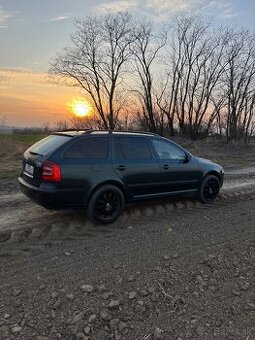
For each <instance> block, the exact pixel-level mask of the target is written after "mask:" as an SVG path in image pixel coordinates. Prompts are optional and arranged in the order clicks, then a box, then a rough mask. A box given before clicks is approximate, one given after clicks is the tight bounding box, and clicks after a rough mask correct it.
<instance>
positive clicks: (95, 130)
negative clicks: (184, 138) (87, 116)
mask: <svg viewBox="0 0 255 340" xmlns="http://www.w3.org/2000/svg"><path fill="white" fill-rule="evenodd" d="M81 131H84V134H86V133H93V132H101V131H103V132H109V134H112V133H114V132H116V133H118V132H124V133H141V134H144V135H153V136H158V135H157V134H156V133H154V132H148V131H138V130H112V129H108V130H106V129H102V130H100V129H94V130H85V129H84V130H81Z"/></svg>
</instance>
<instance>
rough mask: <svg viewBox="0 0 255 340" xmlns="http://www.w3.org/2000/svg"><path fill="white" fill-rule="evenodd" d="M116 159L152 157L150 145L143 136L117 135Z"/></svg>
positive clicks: (115, 143)
mask: <svg viewBox="0 0 255 340" xmlns="http://www.w3.org/2000/svg"><path fill="white" fill-rule="evenodd" d="M114 154H115V158H116V159H152V155H151V151H150V148H149V145H148V143H147V141H146V139H145V138H143V137H115V138H114Z"/></svg>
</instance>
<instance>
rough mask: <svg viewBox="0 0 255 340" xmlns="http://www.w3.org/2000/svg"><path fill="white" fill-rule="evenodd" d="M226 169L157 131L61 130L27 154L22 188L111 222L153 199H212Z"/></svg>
mask: <svg viewBox="0 0 255 340" xmlns="http://www.w3.org/2000/svg"><path fill="white" fill-rule="evenodd" d="M223 179H224V171H223V168H222V167H221V166H220V165H218V164H216V163H213V162H211V161H209V160H206V159H202V158H198V157H194V156H193V155H191V154H190V153H189V152H188V151H186V150H185V149H183V148H182V147H181V146H179V145H177V144H175V143H174V142H172V141H170V140H169V139H166V138H163V137H160V136H158V135H156V134H153V133H144V132H131V131H97V130H90V131H63V132H56V133H53V134H51V135H50V136H48V137H46V138H44V139H42V140H41V141H39V142H38V143H36V144H34V145H33V146H31V147H30V148H29V149H28V150H27V151H26V152H25V153H24V159H23V167H22V172H21V175H20V177H19V185H20V189H21V191H22V192H23V193H24V194H25V195H26V196H28V197H29V198H30V199H31V200H33V201H34V202H36V203H38V204H40V205H41V206H43V207H45V208H48V209H63V208H77V207H83V208H86V211H87V215H88V217H89V218H90V219H91V220H92V221H94V222H96V223H111V222H113V221H114V220H115V219H116V218H117V217H118V216H119V215H120V214H121V213H122V211H123V209H124V206H125V204H127V203H130V202H134V201H138V200H146V199H151V198H162V197H171V196H181V195H183V196H184V195H185V196H187V195H188V196H190V195H192V196H195V197H197V198H198V199H199V200H201V201H202V202H205V203H210V202H213V201H214V200H215V199H216V197H217V195H218V193H219V190H220V188H221V187H222V185H223Z"/></svg>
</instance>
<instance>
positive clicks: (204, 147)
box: [0, 133, 255, 180]
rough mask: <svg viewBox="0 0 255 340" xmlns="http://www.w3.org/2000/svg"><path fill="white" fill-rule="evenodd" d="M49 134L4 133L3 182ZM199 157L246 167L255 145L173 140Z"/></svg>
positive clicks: (254, 157) (254, 159)
mask: <svg viewBox="0 0 255 340" xmlns="http://www.w3.org/2000/svg"><path fill="white" fill-rule="evenodd" d="M46 136H47V135H46V134H38V133H37V134H32V133H30V134H11V135H1V134H0V180H5V179H13V178H15V177H17V176H18V175H19V173H20V169H21V160H22V155H23V153H24V151H25V150H26V149H27V148H28V147H29V146H31V145H32V144H34V143H36V142H37V141H38V140H40V139H42V138H44V137H46ZM173 140H174V141H175V142H176V143H179V144H180V145H182V146H183V147H185V148H186V149H187V150H189V151H190V152H191V153H193V154H194V155H196V156H199V157H203V158H209V159H211V160H213V161H215V162H218V163H220V164H222V165H223V166H224V167H227V168H235V167H242V166H246V165H249V164H253V165H254V164H255V144H254V143H253V144H249V145H244V144H242V143H226V142H224V141H221V140H217V139H214V138H208V139H207V140H203V141H196V142H194V141H190V140H186V139H183V138H173Z"/></svg>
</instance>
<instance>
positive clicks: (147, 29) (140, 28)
mask: <svg viewBox="0 0 255 340" xmlns="http://www.w3.org/2000/svg"><path fill="white" fill-rule="evenodd" d="M134 37H135V39H134V42H133V44H132V45H131V49H132V52H133V55H134V65H135V70H136V72H137V74H138V76H139V79H140V82H141V90H137V92H138V94H139V96H140V98H141V101H142V106H143V112H144V115H145V116H146V118H147V121H148V125H149V126H148V128H149V130H150V131H152V132H156V122H155V112H154V106H153V69H152V67H153V63H154V62H155V61H156V58H157V56H158V53H159V51H160V50H161V49H162V48H163V47H164V46H165V45H166V42H167V34H166V33H165V32H161V33H160V34H156V33H155V30H154V27H153V25H152V23H151V22H145V23H140V24H138V25H137V27H136V28H135V30H134Z"/></svg>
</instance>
